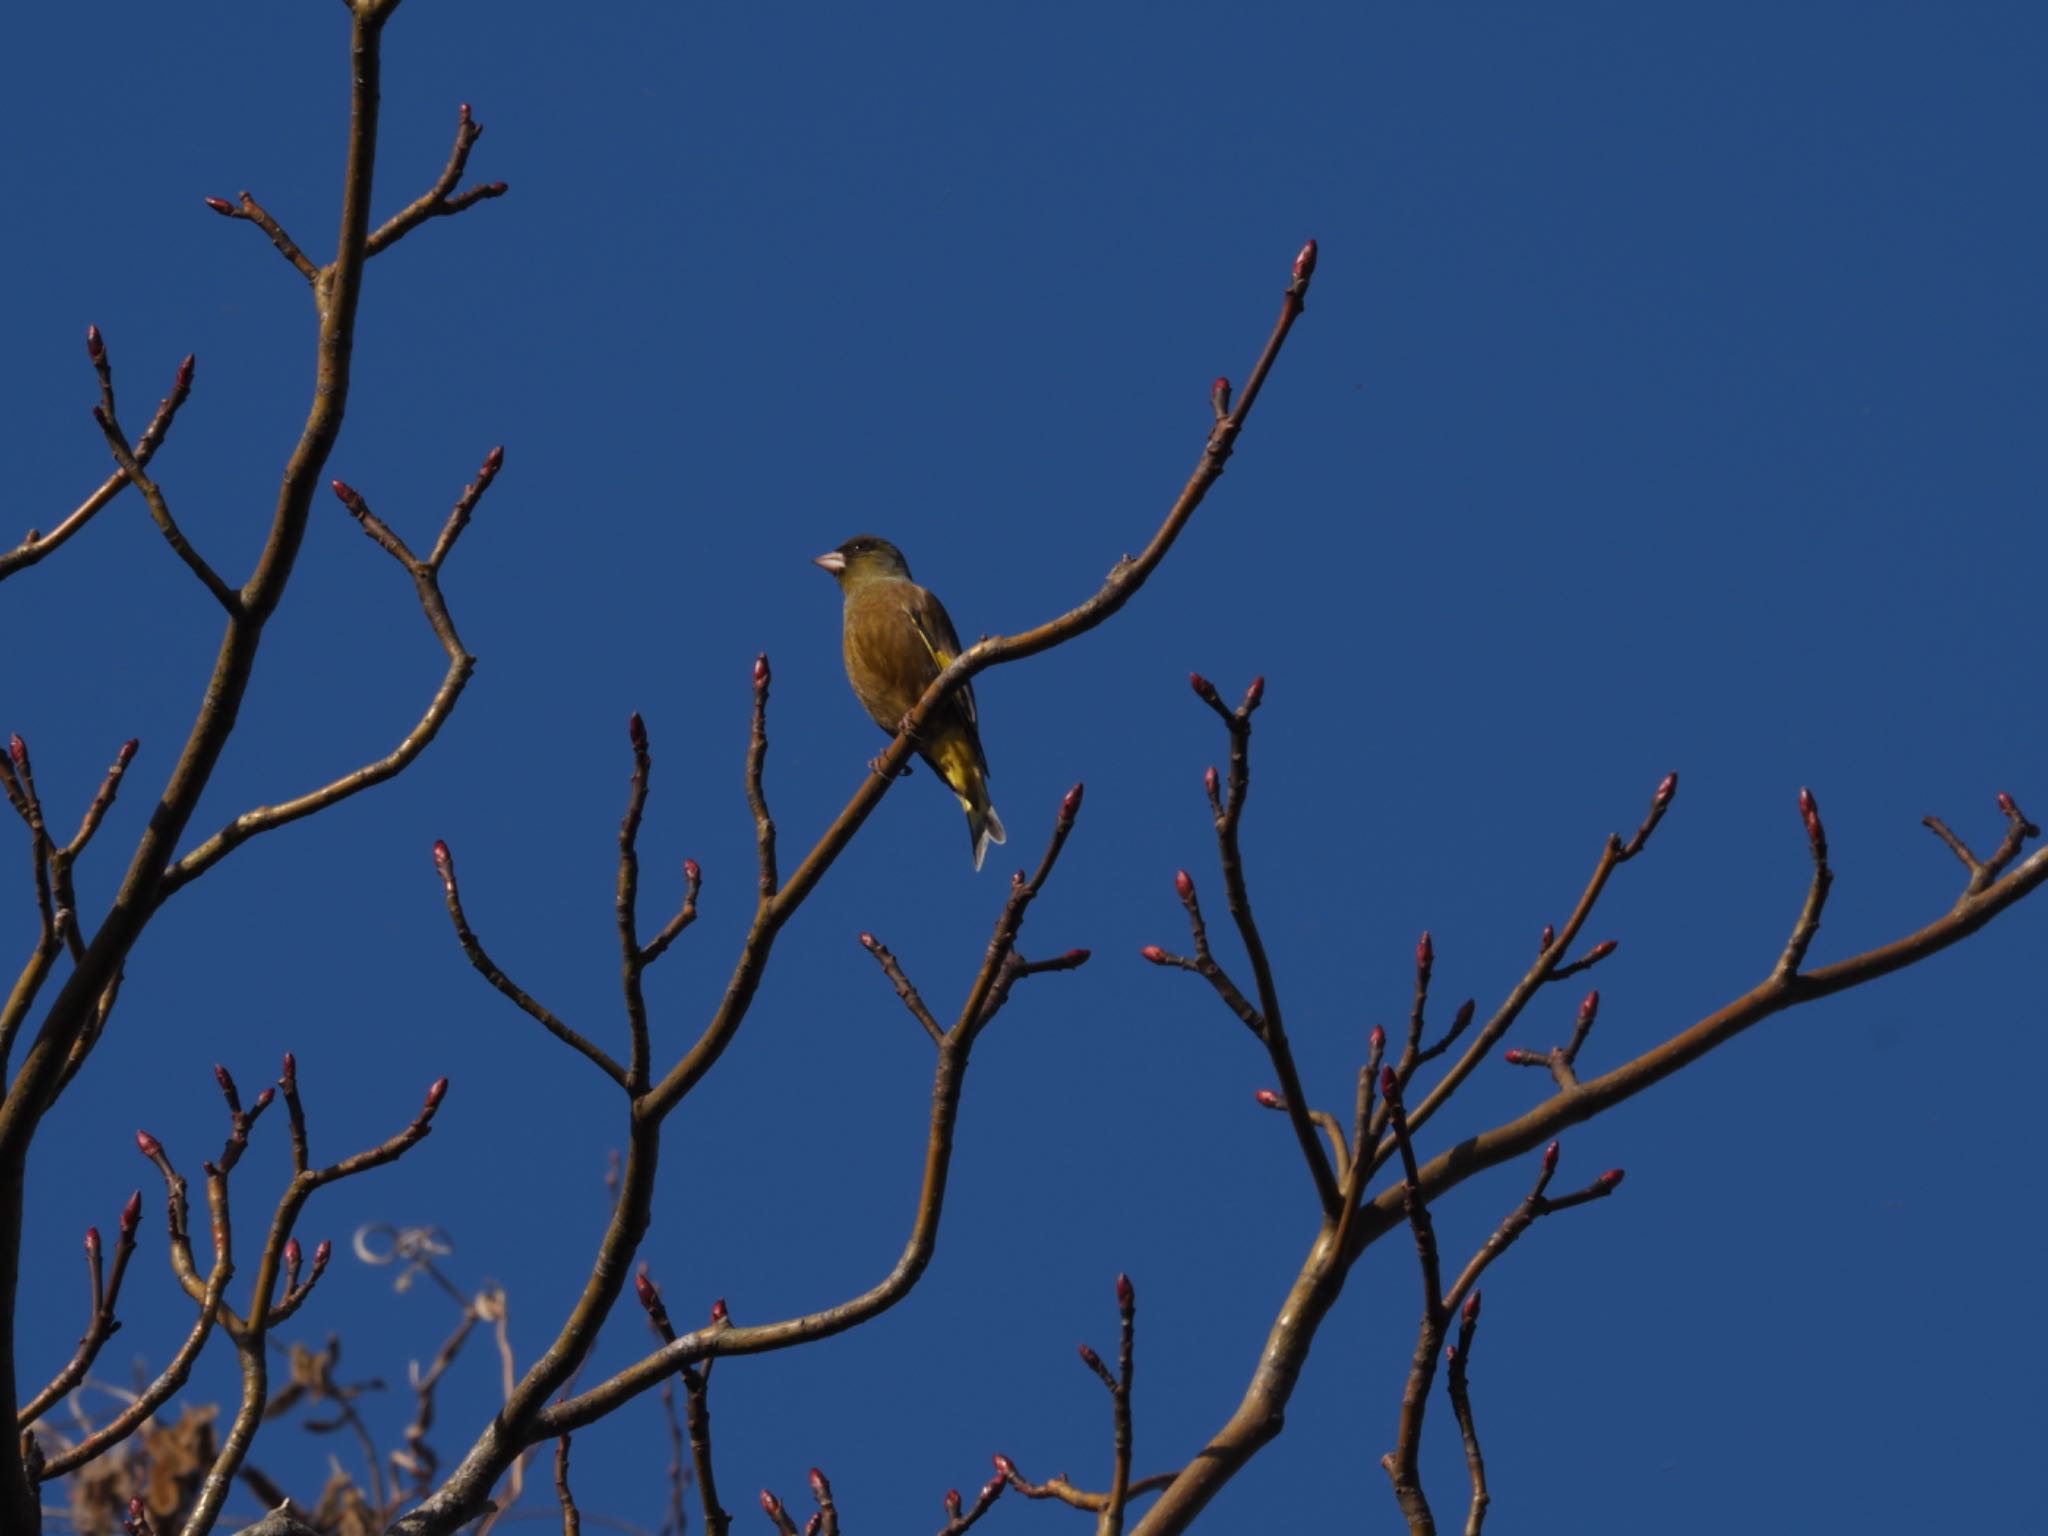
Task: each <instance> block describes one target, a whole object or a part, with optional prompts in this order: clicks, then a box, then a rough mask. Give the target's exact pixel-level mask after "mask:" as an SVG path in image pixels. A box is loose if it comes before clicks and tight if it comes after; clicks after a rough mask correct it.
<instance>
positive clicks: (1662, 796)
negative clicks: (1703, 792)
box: [1650, 770, 1678, 806]
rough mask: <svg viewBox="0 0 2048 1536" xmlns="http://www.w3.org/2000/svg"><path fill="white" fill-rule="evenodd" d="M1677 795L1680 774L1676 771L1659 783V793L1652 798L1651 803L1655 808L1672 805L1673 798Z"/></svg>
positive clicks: (1665, 776)
mask: <svg viewBox="0 0 2048 1536" xmlns="http://www.w3.org/2000/svg"><path fill="white" fill-rule="evenodd" d="M1677 793H1678V774H1677V772H1676V771H1675V770H1674V771H1673V772H1671V773H1667V774H1665V775H1664V777H1663V779H1662V780H1661V781H1660V782H1659V783H1658V785H1657V793H1656V794H1654V795H1652V796H1651V797H1650V803H1651V804H1652V805H1655V806H1666V805H1669V804H1670V803H1671V797H1672V796H1673V795H1675V794H1677Z"/></svg>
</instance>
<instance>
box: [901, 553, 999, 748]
mask: <svg viewBox="0 0 2048 1536" xmlns="http://www.w3.org/2000/svg"><path fill="white" fill-rule="evenodd" d="M903 612H904V615H905V617H907V618H908V619H909V620H910V625H911V628H912V629H914V630H916V631H917V638H918V639H919V640H920V641H922V642H923V643H924V648H925V652H926V654H928V655H929V656H930V657H931V659H932V665H933V666H934V667H935V668H936V669H937V671H938V672H943V671H945V670H946V668H947V667H948V666H949V665H951V663H952V660H953V658H954V657H955V656H958V655H959V654H960V636H959V635H958V634H956V633H955V632H954V629H953V620H952V619H951V617H949V616H948V615H947V613H946V605H945V604H944V603H942V602H940V601H939V600H938V599H937V598H936V597H934V596H932V594H931V593H929V592H927V591H926V590H925V589H924V588H923V587H918V586H913V587H912V588H911V589H910V592H909V594H908V595H907V596H906V597H905V599H904V602H903ZM934 675H936V673H934ZM953 698H954V701H955V702H956V703H957V704H958V705H959V706H960V714H961V716H962V717H963V718H964V719H965V720H966V722H967V739H968V740H969V741H971V742H973V743H974V756H975V759H976V760H977V761H978V762H979V763H980V764H981V771H982V772H983V773H987V772H988V758H987V757H986V756H984V755H983V753H982V750H981V717H980V715H979V713H978V712H977V711H976V709H975V707H974V685H973V684H971V683H970V684H967V685H966V686H964V687H962V688H961V690H960V691H959V692H958V693H956V694H954V695H953Z"/></svg>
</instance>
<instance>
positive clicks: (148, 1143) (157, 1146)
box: [135, 1131, 163, 1158]
mask: <svg viewBox="0 0 2048 1536" xmlns="http://www.w3.org/2000/svg"><path fill="white" fill-rule="evenodd" d="M135 1150H136V1151H138V1152H140V1153H141V1154H142V1155H143V1156H144V1157H147V1158H154V1157H155V1156H156V1155H157V1154H158V1153H159V1152H161V1151H163V1143H162V1142H160V1141H158V1140H157V1139H156V1138H155V1137H154V1136H152V1135H150V1134H149V1132H147V1131H137V1132H136V1133H135Z"/></svg>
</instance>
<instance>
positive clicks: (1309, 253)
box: [1294, 240, 1316, 283]
mask: <svg viewBox="0 0 2048 1536" xmlns="http://www.w3.org/2000/svg"><path fill="white" fill-rule="evenodd" d="M1315 275H1316V243H1315V241H1313V240H1311V241H1309V243H1308V244H1307V245H1304V246H1303V247H1302V248H1301V254H1300V255H1298V256H1296V257H1295V258H1294V280H1295V281H1296V282H1297V283H1306V282H1307V281H1308V280H1309V279H1310V278H1312V277H1314V276H1315Z"/></svg>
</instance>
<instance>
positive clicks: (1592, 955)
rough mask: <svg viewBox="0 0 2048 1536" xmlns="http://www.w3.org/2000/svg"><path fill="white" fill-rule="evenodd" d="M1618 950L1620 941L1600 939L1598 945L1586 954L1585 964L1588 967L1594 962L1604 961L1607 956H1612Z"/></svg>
mask: <svg viewBox="0 0 2048 1536" xmlns="http://www.w3.org/2000/svg"><path fill="white" fill-rule="evenodd" d="M1619 948H1621V940H1619V939H1602V940H1601V941H1600V942H1599V943H1598V944H1595V945H1594V946H1593V948H1592V949H1591V950H1590V951H1589V952H1588V953H1587V955H1586V963H1587V964H1588V965H1590V964H1592V962H1593V961H1595V960H1605V959H1606V958H1607V957H1608V956H1609V955H1611V954H1613V953H1614V952H1615V951H1616V950H1617V949H1619Z"/></svg>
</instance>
